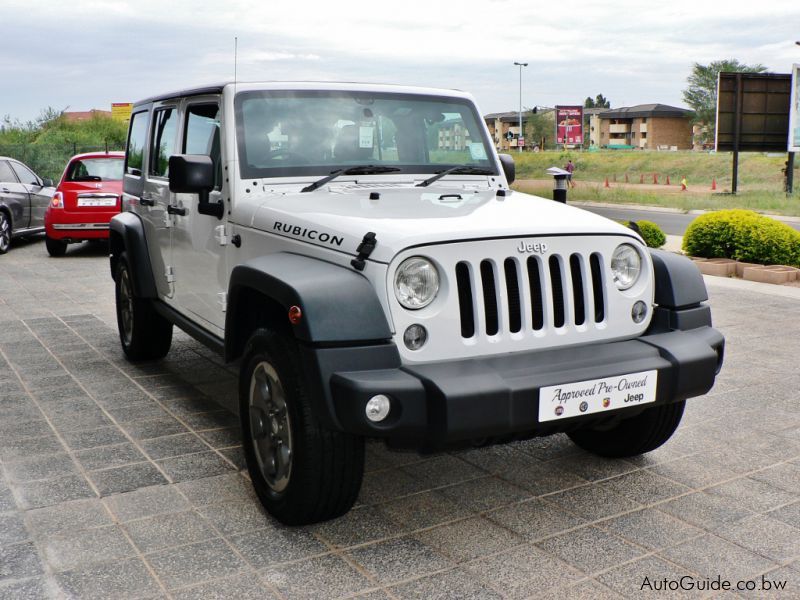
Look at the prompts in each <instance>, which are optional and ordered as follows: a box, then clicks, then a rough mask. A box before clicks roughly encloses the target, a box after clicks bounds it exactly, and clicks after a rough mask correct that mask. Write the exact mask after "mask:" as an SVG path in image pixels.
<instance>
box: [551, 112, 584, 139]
mask: <svg viewBox="0 0 800 600" xmlns="http://www.w3.org/2000/svg"><path fill="white" fill-rule="evenodd" d="M556 144H562V145H567V146H568V145H579V144H580V145H583V107H582V106H556Z"/></svg>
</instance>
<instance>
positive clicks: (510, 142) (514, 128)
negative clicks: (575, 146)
mask: <svg viewBox="0 0 800 600" xmlns="http://www.w3.org/2000/svg"><path fill="white" fill-rule="evenodd" d="M539 111H540V114H541V112H551V111H552V109H551V108H546V109H544V110H543V109H542V107H540V108H539ZM529 117H530V112H528V111H526V112H523V113H522V126H523V129H524V128H525V125H526V124H527V123H528V118H529ZM483 120H484V121H486V126H487V127H488V128H489V135H491V136H492V140H493V141H494V145H495V147H496V148H497V151H498V152H508V151H509V150H516V149H517V148H518V143H519V112H514V111H509V112H501V113H490V114H488V115H484V117H483ZM531 141H532V140H525V138H524V135H523V149H524V150H533V149H534V147H537V144H538V140H536V143H534V144H531Z"/></svg>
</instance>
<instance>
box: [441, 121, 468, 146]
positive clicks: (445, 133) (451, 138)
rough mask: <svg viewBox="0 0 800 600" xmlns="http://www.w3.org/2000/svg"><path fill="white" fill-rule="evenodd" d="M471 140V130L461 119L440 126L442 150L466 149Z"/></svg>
mask: <svg viewBox="0 0 800 600" xmlns="http://www.w3.org/2000/svg"><path fill="white" fill-rule="evenodd" d="M471 141H472V139H471V138H470V136H469V131H468V130H467V128H466V127H464V123H462V122H461V121H456V122H454V123H447V124H442V126H441V127H440V128H439V149H440V150H466V149H467V147H469V144H470V142H471Z"/></svg>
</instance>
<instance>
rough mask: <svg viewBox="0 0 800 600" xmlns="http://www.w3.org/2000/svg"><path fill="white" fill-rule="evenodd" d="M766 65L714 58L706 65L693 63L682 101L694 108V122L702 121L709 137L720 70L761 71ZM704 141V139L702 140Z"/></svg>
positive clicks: (764, 69) (715, 105) (714, 113)
mask: <svg viewBox="0 0 800 600" xmlns="http://www.w3.org/2000/svg"><path fill="white" fill-rule="evenodd" d="M766 70H767V67H765V66H764V65H761V64H755V65H746V64H744V63H740V62H739V61H738V60H736V59H726V60H716V61H714V62H710V63H708V64H707V65H701V64H700V63H694V66H693V67H692V72H691V74H690V75H689V77H688V78H687V79H686V82H687V83H688V84H689V85H688V87H687V88H686V89H685V90H683V101H684V102H686V104H688V105H689V107H690V108H692V110H694V122H695V123H702V124H703V125H705V129H706V131H707V132H708V135H709V137H710V138H711V139H713V138H714V133H715V132H714V126H715V123H716V120H717V119H716V114H717V79H718V78H719V74H720V73H721V72H725V73H728V72H733V73H737V72H739V73H763V72H764V71H766ZM704 141H705V140H704Z"/></svg>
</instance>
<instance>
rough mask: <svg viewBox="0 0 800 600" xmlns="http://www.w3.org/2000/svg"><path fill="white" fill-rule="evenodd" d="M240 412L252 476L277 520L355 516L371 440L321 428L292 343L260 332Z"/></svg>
mask: <svg viewBox="0 0 800 600" xmlns="http://www.w3.org/2000/svg"><path fill="white" fill-rule="evenodd" d="M239 409H240V416H241V421H242V437H243V442H244V451H245V457H246V459H247V468H248V471H249V472H250V478H251V479H252V481H253V487H254V488H255V491H256V493H257V494H258V497H259V499H260V500H261V502H262V504H263V505H264V507H265V508H266V509H267V510H268V511H269V513H270V514H272V516H274V517H275V518H276V519H278V520H279V521H281V522H282V523H285V524H287V525H305V524H308V523H316V522H318V521H325V520H327V519H332V518H334V517H338V516H340V515H343V514H344V513H346V512H347V511H348V510H350V508H351V507H352V506H353V503H354V502H355V500H356V498H357V497H358V492H359V489H360V488H361V480H362V478H363V474H364V439H363V438H361V437H359V436H355V435H351V434H348V433H343V432H340V431H333V430H330V429H327V428H326V427H324V426H322V425H321V424H320V423H319V422H318V420H317V418H316V416H315V415H314V412H313V410H312V408H311V402H310V391H309V387H308V384H307V381H306V377H305V376H304V374H303V370H302V362H301V358H300V354H299V349H298V346H297V342H296V341H295V340H294V339H293V338H291V337H286V336H282V335H279V334H277V333H274V332H271V331H268V330H266V329H259V330H257V331H256V332H255V333H254V334H253V336H252V337H251V338H250V340H249V342H248V343H247V348H246V349H245V355H244V358H243V359H242V370H241V373H240V377H239Z"/></svg>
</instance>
